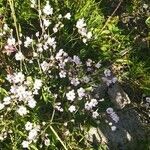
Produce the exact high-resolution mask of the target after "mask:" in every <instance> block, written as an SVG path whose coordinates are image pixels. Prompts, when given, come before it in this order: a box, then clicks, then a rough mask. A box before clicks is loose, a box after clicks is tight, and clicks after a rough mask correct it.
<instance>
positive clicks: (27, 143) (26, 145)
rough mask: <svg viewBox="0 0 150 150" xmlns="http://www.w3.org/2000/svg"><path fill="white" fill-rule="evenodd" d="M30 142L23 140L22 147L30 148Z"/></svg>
mask: <svg viewBox="0 0 150 150" xmlns="http://www.w3.org/2000/svg"><path fill="white" fill-rule="evenodd" d="M29 144H30V143H29V141H23V142H22V147H23V148H28V147H29Z"/></svg>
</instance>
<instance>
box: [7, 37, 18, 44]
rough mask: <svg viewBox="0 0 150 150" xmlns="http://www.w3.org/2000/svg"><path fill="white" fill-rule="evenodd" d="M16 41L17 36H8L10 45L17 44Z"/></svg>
mask: <svg viewBox="0 0 150 150" xmlns="http://www.w3.org/2000/svg"><path fill="white" fill-rule="evenodd" d="M15 42H16V40H15V38H12V37H11V38H8V40H7V44H8V45H15Z"/></svg>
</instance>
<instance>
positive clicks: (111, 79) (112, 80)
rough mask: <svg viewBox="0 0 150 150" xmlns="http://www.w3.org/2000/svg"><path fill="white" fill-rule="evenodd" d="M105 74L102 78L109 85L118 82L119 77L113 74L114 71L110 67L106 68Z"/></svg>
mask: <svg viewBox="0 0 150 150" xmlns="http://www.w3.org/2000/svg"><path fill="white" fill-rule="evenodd" d="M104 75H105V77H102V80H103V81H104V82H105V83H106V84H107V86H110V85H111V84H114V83H116V82H117V78H116V77H113V76H112V73H111V71H110V70H109V69H106V70H104Z"/></svg>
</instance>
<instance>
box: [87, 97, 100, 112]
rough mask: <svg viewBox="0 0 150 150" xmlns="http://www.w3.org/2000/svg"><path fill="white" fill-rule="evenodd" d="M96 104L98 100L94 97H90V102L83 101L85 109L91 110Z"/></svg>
mask: <svg viewBox="0 0 150 150" xmlns="http://www.w3.org/2000/svg"><path fill="white" fill-rule="evenodd" d="M97 104H98V101H97V100H96V99H91V101H90V102H86V103H85V109H86V110H91V109H92V108H93V107H96V105H97Z"/></svg>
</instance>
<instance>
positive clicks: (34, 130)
mask: <svg viewBox="0 0 150 150" xmlns="http://www.w3.org/2000/svg"><path fill="white" fill-rule="evenodd" d="M36 136H37V130H36V129H32V130H30V132H29V135H28V139H29V140H34V139H35V138H36Z"/></svg>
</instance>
